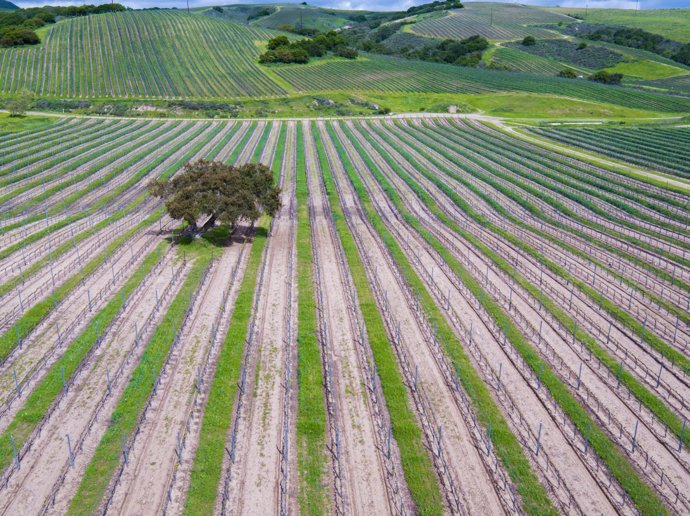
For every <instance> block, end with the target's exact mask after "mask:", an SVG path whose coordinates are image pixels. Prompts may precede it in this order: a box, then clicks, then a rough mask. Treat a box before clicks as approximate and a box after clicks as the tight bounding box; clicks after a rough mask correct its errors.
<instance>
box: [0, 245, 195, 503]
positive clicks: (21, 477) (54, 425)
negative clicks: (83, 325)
mask: <svg viewBox="0 0 690 516" xmlns="http://www.w3.org/2000/svg"><path fill="white" fill-rule="evenodd" d="M170 258H171V257H168V258H167V259H166V260H165V261H163V262H162V263H161V266H160V267H158V268H157V270H156V271H155V272H154V273H153V274H152V275H150V276H149V279H148V280H147V282H146V283H145V286H143V287H142V288H141V289H140V290H139V291H138V292H137V294H136V295H135V296H134V297H133V298H132V299H131V301H130V302H129V303H128V306H127V307H126V309H125V311H124V312H123V313H122V315H121V316H120V317H118V320H117V322H116V324H115V326H114V327H113V329H112V330H111V332H109V334H108V336H107V337H106V339H104V342H103V343H102V344H101V345H100V347H99V348H98V351H97V352H96V353H95V355H93V356H92V357H91V359H90V360H89V365H88V367H86V368H85V369H83V370H82V371H81V372H80V374H79V375H78V376H77V378H76V381H75V382H74V384H73V385H72V386H71V387H70V389H69V391H68V393H67V395H66V396H65V397H64V398H63V399H62V401H61V402H60V404H59V405H58V406H57V409H56V410H55V412H53V414H52V416H51V417H50V418H49V420H48V421H47V423H46V425H45V426H44V428H43V430H42V432H41V433H40V434H38V436H37V438H36V440H35V442H34V444H33V446H32V448H31V450H30V451H29V453H27V454H26V455H25V456H24V458H23V461H22V467H21V469H20V470H19V471H17V472H16V473H15V474H14V475H13V477H12V478H11V480H10V483H9V486H8V489H7V490H3V491H2V492H0V500H2V502H0V503H1V505H0V513H2V514H8V515H11V514H36V513H37V512H38V511H39V510H40V509H41V507H42V505H43V504H44V502H45V501H46V500H47V499H48V498H49V497H50V496H51V493H53V494H55V493H59V496H58V503H57V506H56V507H53V508H51V512H52V511H54V510H56V509H57V507H60V506H62V507H63V509H65V508H66V505H67V504H68V503H69V499H70V495H68V494H67V493H70V494H71V493H73V491H74V490H76V487H77V485H78V482H79V480H80V478H81V475H82V474H83V470H84V468H85V467H86V465H87V464H88V462H89V460H90V457H91V454H92V453H93V451H94V450H95V447H96V445H97V444H98V442H99V440H100V437H101V435H102V434H103V432H104V431H105V429H106V427H107V425H108V421H109V414H110V412H111V411H112V410H113V408H114V407H115V404H116V403H117V400H118V398H119V396H120V394H121V392H122V391H123V390H124V388H125V386H126V385H127V381H128V377H129V374H130V373H131V371H132V370H133V368H134V367H135V365H136V363H137V358H138V357H139V356H140V355H141V353H143V351H144V349H145V347H146V345H145V343H146V339H147V338H148V336H150V334H151V332H152V330H153V328H154V327H155V324H156V321H158V320H160V318H161V317H162V314H164V313H165V309H166V307H167V305H168V303H169V302H170V301H171V300H172V299H173V297H174V293H175V292H176V291H177V288H179V286H180V285H181V284H182V278H183V276H184V271H186V270H187V268H186V267H185V268H179V267H178V268H177V270H179V271H180V272H178V274H177V280H176V281H174V282H173V277H174V272H173V268H171V265H172V260H171V259H170ZM164 293H165V294H164ZM157 296H161V297H160V301H161V305H160V308H159V310H156V308H155V307H156V297H157ZM147 319H148V320H150V321H151V322H150V323H149V324H148V325H146V324H145V322H146V321H147ZM135 324H136V325H137V328H139V331H138V332H135V331H134V326H135ZM136 335H139V338H140V342H139V344H138V345H136V343H135V341H136ZM108 377H109V378H110V381H111V394H110V395H109V394H108V383H107V378H108ZM94 418H95V419H94ZM67 435H69V436H70V444H71V446H72V450H73V453H74V467H71V468H70V456H69V448H68V443H67ZM65 473H66V477H65V484H64V486H63V484H62V482H61V480H62V478H63V477H62V475H64V474H65ZM58 512H62V510H59V511H58Z"/></svg>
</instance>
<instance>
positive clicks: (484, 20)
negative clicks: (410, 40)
mask: <svg viewBox="0 0 690 516" xmlns="http://www.w3.org/2000/svg"><path fill="white" fill-rule="evenodd" d="M571 21H573V20H572V18H570V17H568V16H565V15H563V14H558V13H554V12H550V11H546V10H543V9H540V8H536V7H530V6H527V5H518V4H496V3H485V2H476V3H475V2H472V3H466V4H465V7H464V8H463V9H456V10H452V11H447V12H445V13H438V14H434V15H431V16H428V17H426V18H422V19H421V21H418V22H417V23H415V24H414V25H411V26H410V27H409V30H410V31H411V32H414V33H415V34H419V35H422V36H432V37H437V38H453V39H463V38H467V37H470V36H473V35H475V34H479V35H480V36H484V37H485V38H487V39H490V40H509V39H518V38H523V37H525V36H527V35H534V36H540V37H549V36H553V33H552V32H551V31H548V30H545V29H542V28H540V27H537V26H536V25H540V24H547V23H559V22H571Z"/></svg>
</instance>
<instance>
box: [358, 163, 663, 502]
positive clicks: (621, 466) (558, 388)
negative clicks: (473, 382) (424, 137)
mask: <svg viewBox="0 0 690 516" xmlns="http://www.w3.org/2000/svg"><path fill="white" fill-rule="evenodd" d="M365 158H368V156H365ZM368 166H369V169H370V170H371V171H372V173H373V175H374V177H375V178H376V180H377V181H378V182H379V183H380V184H381V186H382V188H383V190H384V191H385V192H386V195H387V196H388V197H389V199H390V200H391V201H392V202H393V203H394V204H395V206H396V208H397V209H398V211H399V212H400V213H401V214H402V215H403V217H404V218H405V221H406V222H407V223H408V224H410V226H412V227H413V228H414V229H415V230H416V231H417V232H418V233H419V234H420V235H421V236H422V237H423V238H424V240H426V242H427V243H429V245H431V246H432V247H433V249H434V250H436V251H437V252H438V253H439V254H440V255H441V256H442V258H443V259H444V261H445V262H446V263H447V264H448V265H449V266H450V268H451V269H452V270H453V272H454V273H455V274H457V275H458V276H459V277H460V279H461V280H462V282H463V283H464V284H465V286H467V288H468V289H469V290H470V291H471V292H472V294H473V295H474V296H475V297H476V298H477V299H479V301H480V302H481V304H482V306H483V307H484V309H485V310H486V311H487V312H488V314H489V315H490V316H491V318H492V319H493V320H494V321H495V322H496V324H497V325H498V326H499V327H500V328H504V333H505V334H506V336H507V338H508V339H509V340H510V342H511V344H512V345H513V346H514V347H515V349H516V350H517V351H518V352H519V353H520V355H521V356H522V358H523V359H524V361H525V362H526V363H527V364H528V365H529V367H530V368H531V369H532V370H533V371H534V372H535V373H536V372H537V371H540V372H541V378H542V380H541V381H542V384H543V385H544V386H545V387H546V388H547V389H548V391H549V393H550V394H551V396H552V397H553V399H554V400H556V402H557V403H558V404H559V406H560V407H561V408H562V409H563V411H564V412H565V413H566V414H567V416H568V417H569V418H570V420H571V421H572V422H573V423H574V424H575V426H576V427H577V428H578V430H579V431H580V432H581V433H582V434H583V435H585V434H586V433H588V435H589V444H590V446H591V447H592V449H593V450H594V451H595V452H596V453H597V454H598V455H599V456H600V457H601V458H602V460H603V461H604V463H605V464H606V466H607V467H608V468H609V471H610V472H611V474H612V475H613V476H614V478H616V480H617V481H618V482H619V483H620V484H621V486H622V487H623V489H624V490H625V492H626V493H627V494H628V496H630V498H631V499H632V501H633V502H634V503H635V505H636V507H637V508H638V509H639V510H640V512H642V513H643V514H666V513H667V510H666V508H665V507H664V505H663V503H662V502H661V500H660V499H659V498H658V497H657V496H656V494H655V493H654V491H653V490H652V489H651V488H650V487H649V486H648V485H647V484H645V483H644V482H643V481H642V479H641V478H640V476H639V475H638V473H637V471H636V470H635V469H634V468H633V466H632V465H631V464H630V462H628V460H627V459H626V457H625V455H624V454H623V453H622V452H621V451H620V450H619V449H618V447H616V445H615V443H614V442H613V441H611V439H609V437H608V435H607V434H606V433H605V431H603V430H602V429H601V428H600V427H599V426H598V425H597V423H596V422H595V421H594V420H593V419H592V418H591V417H590V415H589V414H588V413H587V411H586V410H585V409H584V408H583V407H582V406H581V405H580V404H579V402H578V401H577V399H576V398H575V397H574V396H573V395H572V394H571V393H570V391H569V390H568V387H567V386H565V385H564V384H563V383H562V382H561V381H560V380H559V378H558V376H557V375H556V374H555V373H554V372H553V371H552V370H551V368H550V366H549V364H548V363H547V362H545V361H543V360H542V359H541V358H540V356H539V352H538V351H537V350H535V349H534V348H533V347H532V346H531V345H530V344H529V342H528V341H527V339H526V338H525V336H524V335H523V334H522V333H521V332H520V330H519V328H518V327H517V326H515V324H514V323H513V321H512V320H511V318H510V316H509V315H507V314H506V313H505V312H504V311H503V309H502V308H501V306H500V305H499V304H498V303H497V302H495V301H494V300H493V299H492V298H491V296H490V295H489V294H488V293H487V292H486V291H484V289H483V288H482V286H481V284H480V283H479V282H478V281H476V280H475V279H474V278H473V277H472V275H471V274H470V273H469V272H468V271H467V270H466V269H465V268H464V266H463V265H462V264H461V263H460V262H459V261H458V260H457V259H455V257H454V256H453V255H452V253H451V252H449V251H448V249H446V248H445V246H444V245H443V244H442V243H441V242H440V241H439V240H438V239H436V237H434V236H433V234H432V233H430V232H429V231H427V230H426V229H424V227H423V226H422V224H421V223H420V222H419V220H418V219H417V218H416V217H415V216H414V215H413V214H412V213H410V212H409V211H408V210H407V208H406V207H405V205H404V204H403V202H402V201H401V199H400V197H399V195H398V193H397V191H396V190H395V189H394V188H393V187H392V186H391V185H390V183H388V181H387V179H386V178H385V177H384V176H383V175H382V174H381V173H380V172H379V171H378V168H376V167H375V166H374V165H373V163H371V162H369V163H368ZM396 173H398V174H399V175H400V176H401V177H402V178H403V180H405V181H406V182H407V183H408V184H409V185H410V186H412V185H413V184H415V183H414V181H413V180H412V179H411V178H410V177H409V176H408V175H407V174H406V173H404V172H402V171H401V170H396ZM353 180H356V181H357V182H359V184H358V188H357V193H358V194H360V198H361V199H363V205H364V207H365V211H366V213H367V216H368V217H370V218H371V219H373V220H376V221H377V226H378V227H379V228H380V230H381V232H382V234H384V232H385V233H387V235H388V240H389V241H390V242H391V247H390V248H391V252H393V250H396V252H395V253H393V255H394V257H395V258H396V261H398V262H399V263H401V264H402V267H401V269H402V270H403V274H405V276H406V277H407V276H410V277H411V278H412V279H414V278H415V277H416V278H417V282H418V283H419V284H421V285H418V286H417V288H419V289H420V291H421V290H422V288H424V284H423V282H422V281H421V280H419V278H418V277H417V276H416V274H415V273H414V270H412V268H411V266H410V265H409V262H407V259H406V258H405V256H404V254H403V253H402V251H401V250H400V248H399V247H398V245H397V243H396V242H395V240H394V239H393V238H392V237H391V236H390V233H388V231H387V230H386V229H385V225H384V224H383V222H382V221H381V219H380V217H378V215H377V214H376V212H375V210H374V208H373V206H372V205H371V201H370V200H369V197H368V194H367V192H366V190H365V189H364V187H363V185H362V184H361V182H360V180H359V178H357V177H355V178H353ZM422 192H423V190H422V189H421V188H420V187H419V185H416V188H415V193H417V195H418V196H419V197H420V199H421V200H422V202H424V203H425V204H427V205H428V206H433V207H434V208H435V209H434V212H435V213H443V211H442V210H441V209H440V208H439V207H438V205H436V204H435V203H434V201H433V200H432V199H431V198H430V196H428V194H427V195H424V196H422ZM444 218H445V219H448V217H447V216H444ZM442 220H443V219H442ZM458 229H460V230H461V231H462V229H461V228H458ZM460 234H461V236H463V237H467V236H471V235H465V233H460ZM468 240H469V238H468ZM470 241H471V242H472V243H473V244H477V243H478V244H481V242H479V241H478V239H475V238H473V239H472V240H470ZM481 245H482V247H481V249H482V250H483V251H484V250H489V249H488V247H487V246H486V245H483V244H481ZM489 251H490V250H489ZM421 297H422V298H423V297H424V296H421ZM429 301H430V302H431V303H432V304H433V300H432V299H431V296H429ZM432 308H433V307H432ZM439 318H440V320H439V335H441V337H442V338H443V339H444V340H445V339H447V338H448V337H446V336H444V335H443V333H442V332H441V324H440V322H442V321H444V320H443V318H442V316H440V314H439ZM446 327H447V326H446ZM447 330H448V332H450V334H451V335H452V331H451V330H450V328H447ZM458 345H459V343H458ZM518 491H520V489H519V488H518ZM544 494H545V493H544ZM545 495H546V494H545Z"/></svg>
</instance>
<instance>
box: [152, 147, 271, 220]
mask: <svg viewBox="0 0 690 516" xmlns="http://www.w3.org/2000/svg"><path fill="white" fill-rule="evenodd" d="M149 192H150V193H151V195H153V196H155V197H159V198H162V199H165V200H166V201H165V207H166V209H167V210H168V214H169V215H170V216H171V217H172V218H173V219H177V220H184V221H186V222H187V223H188V224H189V225H190V227H191V230H192V232H194V233H198V232H203V231H205V230H208V229H210V228H211V227H213V226H214V225H215V224H216V222H220V223H221V224H227V225H229V226H230V227H231V228H232V227H235V226H236V225H237V223H238V222H239V221H240V220H247V221H249V222H251V223H252V224H253V223H254V222H255V221H256V220H257V219H258V218H259V216H260V215H261V214H263V213H265V214H268V215H271V216H273V215H275V213H276V212H277V211H278V209H280V188H278V187H277V186H275V185H274V184H273V172H272V171H271V169H270V168H268V167H267V166H266V165H262V164H254V163H248V164H245V165H239V166H231V165H226V164H224V163H221V162H218V161H206V160H199V161H196V162H194V163H187V164H186V165H185V168H184V171H183V172H182V173H180V174H178V175H176V176H175V177H174V178H173V179H172V180H170V181H160V180H154V181H152V182H151V183H150V184H149ZM202 216H208V217H209V219H208V221H207V222H206V223H205V224H204V225H203V226H202V227H201V228H199V227H198V223H199V222H200V218H201V217H202Z"/></svg>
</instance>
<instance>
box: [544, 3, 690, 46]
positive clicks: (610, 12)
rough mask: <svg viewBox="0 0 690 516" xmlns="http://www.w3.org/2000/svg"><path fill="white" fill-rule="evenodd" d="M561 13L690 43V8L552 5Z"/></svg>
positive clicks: (553, 9)
mask: <svg viewBox="0 0 690 516" xmlns="http://www.w3.org/2000/svg"><path fill="white" fill-rule="evenodd" d="M548 10H549V11H552V12H556V13H559V14H567V15H571V16H577V17H578V18H580V19H582V20H584V21H586V22H587V23H603V24H607V25H623V26H625V27H634V28H637V29H643V30H646V31H648V32H652V33H654V34H660V35H662V36H664V37H666V38H668V39H672V40H674V41H680V42H682V43H690V9H649V10H640V11H635V10H634V9H592V8H590V9H578V8H574V7H561V8H548Z"/></svg>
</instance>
